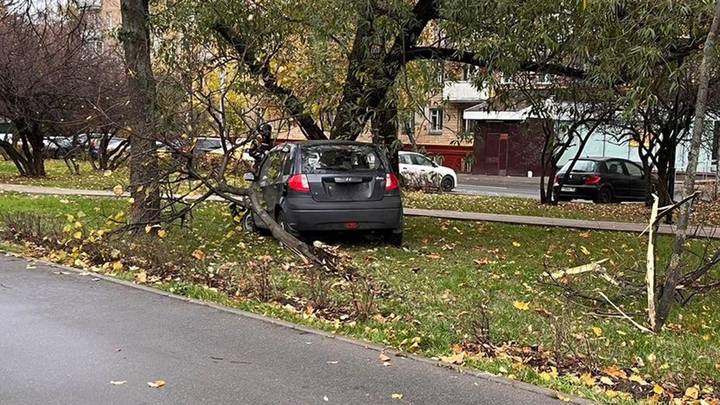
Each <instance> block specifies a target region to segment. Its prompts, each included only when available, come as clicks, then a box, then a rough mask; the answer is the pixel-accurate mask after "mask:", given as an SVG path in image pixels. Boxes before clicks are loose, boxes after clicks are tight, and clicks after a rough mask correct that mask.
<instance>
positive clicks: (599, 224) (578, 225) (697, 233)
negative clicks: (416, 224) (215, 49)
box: [404, 208, 720, 239]
mask: <svg viewBox="0 0 720 405" xmlns="http://www.w3.org/2000/svg"><path fill="white" fill-rule="evenodd" d="M404 212H405V216H414V217H428V218H440V219H452V220H457V221H476V222H499V223H504V224H514V225H532V226H544V227H554V228H571V229H590V230H596V231H609V232H628V233H637V234H642V233H644V232H645V228H646V227H647V224H644V223H634V222H613V221H590V220H584V219H569V218H554V217H532V216H525V215H507V214H486V213H483V212H462V211H446V210H427V209H419V208H405V209H404ZM657 233H659V234H661V235H674V234H675V233H674V227H672V226H670V225H660V227H659V228H658V232H657ZM688 236H689V237H690V238H695V239H720V227H706V228H700V227H697V226H695V227H690V229H688Z"/></svg>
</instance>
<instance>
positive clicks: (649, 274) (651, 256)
mask: <svg viewBox="0 0 720 405" xmlns="http://www.w3.org/2000/svg"><path fill="white" fill-rule="evenodd" d="M652 197H653V206H652V210H651V211H650V225H649V226H648V229H649V232H648V248H647V257H646V266H645V287H646V289H647V309H648V318H649V320H650V329H652V330H655V231H656V229H657V222H656V219H657V216H658V205H660V199H659V198H658V196H657V194H653V195H652Z"/></svg>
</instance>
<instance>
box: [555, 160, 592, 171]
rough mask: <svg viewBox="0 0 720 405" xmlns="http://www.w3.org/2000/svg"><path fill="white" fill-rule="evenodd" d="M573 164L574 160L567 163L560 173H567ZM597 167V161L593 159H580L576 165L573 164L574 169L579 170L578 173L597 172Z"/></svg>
mask: <svg viewBox="0 0 720 405" xmlns="http://www.w3.org/2000/svg"><path fill="white" fill-rule="evenodd" d="M571 164H572V160H571V161H569V162H567V163H565V166H563V167H562V169H560V173H566V172H567V171H568V169H569V168H570V165H571ZM596 167H597V162H595V161H593V160H578V161H577V162H575V166H573V169H572V171H573V172H578V173H593V172H595V171H596V170H595V168H596Z"/></svg>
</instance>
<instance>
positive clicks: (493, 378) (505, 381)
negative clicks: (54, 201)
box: [0, 250, 595, 405]
mask: <svg viewBox="0 0 720 405" xmlns="http://www.w3.org/2000/svg"><path fill="white" fill-rule="evenodd" d="M0 253H3V254H5V255H6V256H12V257H15V258H17V259H21V260H25V261H29V262H32V263H36V264H40V265H43V266H46V267H49V268H55V269H59V270H63V271H67V272H72V273H75V274H78V275H81V274H85V273H89V274H90V275H91V276H92V277H93V278H98V279H101V280H103V281H106V282H110V283H113V284H118V285H122V286H125V287H127V288H133V289H136V290H141V291H144V292H147V293H151V294H155V295H160V296H164V297H168V298H172V299H176V300H179V301H184V302H187V303H191V304H194V305H201V306H205V307H208V308H213V309H216V310H218V311H223V312H227V313H231V314H233V315H238V316H241V317H245V318H249V319H253V320H257V321H261V322H266V323H269V324H272V325H275V326H278V327H284V328H289V329H292V330H296V331H300V332H303V333H311V334H314V335H317V336H321V337H324V338H328V339H336V340H338V341H341V342H344V343H348V344H352V345H354V346H359V347H362V348H365V349H369V350H373V351H376V352H378V353H380V352H384V353H389V354H391V355H393V356H396V357H403V358H406V359H409V360H413V361H417V362H420V363H424V364H428V365H433V366H436V367H442V368H447V369H449V370H453V371H455V372H458V373H461V374H467V375H471V376H474V377H477V378H479V379H481V380H486V381H490V382H493V383H496V384H502V385H506V386H508V387H511V388H515V389H520V390H523V391H528V392H532V393H534V394H539V395H544V396H547V397H549V398H553V399H557V398H558V396H557V394H558V391H555V390H552V389H549V388H544V387H539V386H536V385H532V384H530V383H525V382H522V381H517V380H511V379H509V378H505V377H501V376H497V375H494V374H490V373H487V372H484V371H479V370H474V369H471V368H468V367H464V366H458V365H454V364H446V363H442V362H439V361H436V360H432V359H430V358H427V357H421V356H418V355H414V354H412V353H406V352H402V351H398V350H394V349H391V348H386V347H383V346H380V345H376V344H374V343H368V342H363V341H361V340H356V339H352V338H349V337H345V336H340V335H336V334H333V333H329V332H326V331H323V330H319V329H314V328H309V327H306V326H303V325H298V324H294V323H291V322H287V321H283V320H281V319H275V318H270V317H268V316H265V315H260V314H256V313H252V312H248V311H243V310H240V309H236V308H230V307H226V306H223V305H220V304H216V303H213V302H209V301H201V300H197V299H194V298H188V297H184V296H182V295H177V294H172V293H168V292H165V291H162V290H158V289H156V288H152V287H149V286H145V285H140V284H135V283H131V282H128V281H125V280H120V279H117V278H114V277H111V276H107V275H104V274H100V273H94V272H88V271H85V270H80V269H77V268H74V267H69V266H64V265H61V264H57V263H53V262H50V261H47V260H44V259H36V258H31V257H25V256H22V255H20V254H17V253H12V252H7V251H4V250H0ZM563 396H565V397H567V398H569V399H570V403H574V404H580V405H586V404H587V405H589V404H594V403H595V402H593V401H590V400H587V399H584V398H578V397H573V396H570V395H564V394H563Z"/></svg>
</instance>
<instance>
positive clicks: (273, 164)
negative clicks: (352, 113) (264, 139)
mask: <svg viewBox="0 0 720 405" xmlns="http://www.w3.org/2000/svg"><path fill="white" fill-rule="evenodd" d="M245 179H246V180H247V181H250V182H253V183H255V185H257V186H258V187H259V188H260V189H261V191H262V200H263V204H264V206H265V207H267V210H268V213H269V214H270V215H272V216H273V217H274V218H275V219H276V220H277V222H278V224H279V225H280V226H282V227H283V228H284V229H285V230H287V231H288V232H290V233H292V234H295V235H300V234H302V233H304V232H315V231H374V232H382V233H383V236H384V238H385V240H387V241H388V242H390V243H392V244H394V245H396V246H399V245H401V244H402V236H403V208H402V201H401V198H400V184H399V181H398V178H397V176H396V175H395V173H393V172H392V169H391V165H390V163H389V161H388V160H387V158H386V157H385V156H384V154H383V153H381V152H380V150H379V149H378V148H377V147H376V146H374V145H371V144H365V143H359V142H345V141H307V142H303V143H298V144H282V145H278V146H276V147H274V148H273V149H271V150H270V152H268V154H267V155H266V157H265V158H264V159H263V161H262V163H261V165H260V169H259V172H258V173H257V174H255V173H248V174H246V175H245ZM244 221H245V227H246V229H253V228H254V227H255V226H256V225H257V227H259V228H265V226H264V224H263V223H262V220H260V218H259V217H256V215H254V214H251V215H246V218H245V220H244Z"/></svg>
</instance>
